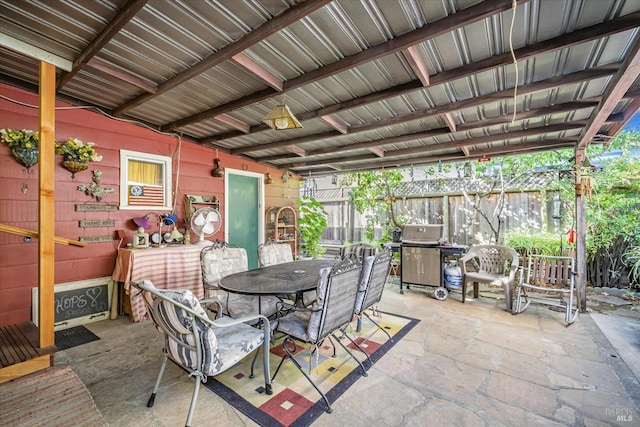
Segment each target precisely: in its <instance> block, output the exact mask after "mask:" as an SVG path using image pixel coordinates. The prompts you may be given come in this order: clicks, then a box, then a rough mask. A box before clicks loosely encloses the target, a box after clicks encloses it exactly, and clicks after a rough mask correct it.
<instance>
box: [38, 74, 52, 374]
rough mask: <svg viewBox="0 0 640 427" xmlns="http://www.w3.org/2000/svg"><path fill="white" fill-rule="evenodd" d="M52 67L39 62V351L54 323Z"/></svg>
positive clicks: (50, 338)
mask: <svg viewBox="0 0 640 427" xmlns="http://www.w3.org/2000/svg"><path fill="white" fill-rule="evenodd" d="M55 102H56V67H55V66H53V65H51V64H48V63H46V62H40V144H39V145H40V159H39V162H38V171H39V172H38V180H39V188H40V193H39V197H38V235H39V239H38V259H39V261H38V289H39V294H38V295H39V304H38V316H39V317H38V318H39V325H38V326H39V341H40V343H39V344H40V347H41V348H42V347H48V346H51V345H54V344H55V335H54V332H53V322H54V312H53V309H54V303H55V301H54V295H53V292H54V289H53V284H54V283H55V282H54V262H55V257H54V215H53V213H54V211H55V205H54V194H53V193H54V188H55V176H54V175H55V168H54V160H55V130H56V119H55ZM52 363H53V362H52Z"/></svg>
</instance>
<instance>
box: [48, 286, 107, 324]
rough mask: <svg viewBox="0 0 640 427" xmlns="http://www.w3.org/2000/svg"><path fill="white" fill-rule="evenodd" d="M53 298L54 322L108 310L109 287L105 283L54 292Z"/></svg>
mask: <svg viewBox="0 0 640 427" xmlns="http://www.w3.org/2000/svg"><path fill="white" fill-rule="evenodd" d="M54 299H55V302H54V309H55V311H54V313H55V315H54V319H53V320H54V322H55V323H58V322H62V321H63V320H71V319H75V318H76V317H83V316H89V315H91V314H98V313H101V312H103V311H109V287H108V286H107V284H106V283H105V284H103V285H98V286H91V287H89V288H80V289H72V290H70V291H62V292H56V293H55V294H54Z"/></svg>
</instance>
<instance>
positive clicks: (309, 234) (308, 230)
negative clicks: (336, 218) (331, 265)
mask: <svg viewBox="0 0 640 427" xmlns="http://www.w3.org/2000/svg"><path fill="white" fill-rule="evenodd" d="M296 203H297V204H298V206H300V213H299V219H298V231H299V232H300V240H301V253H303V254H304V255H303V256H307V257H312V258H317V257H319V256H321V255H322V254H323V253H325V251H326V250H325V248H323V247H322V246H320V243H319V242H320V239H321V238H322V232H323V229H324V228H325V227H326V226H327V212H326V211H325V210H324V206H322V204H321V203H320V202H318V201H317V200H316V199H314V198H313V197H306V196H303V197H301V198H299V199H297V200H296Z"/></svg>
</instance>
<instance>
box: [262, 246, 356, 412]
mask: <svg viewBox="0 0 640 427" xmlns="http://www.w3.org/2000/svg"><path fill="white" fill-rule="evenodd" d="M361 270H362V265H361V264H360V262H359V261H358V260H356V259H352V258H347V259H345V260H342V261H338V262H337V263H336V264H334V265H333V267H331V268H323V269H322V270H320V275H319V279H318V287H317V296H318V298H317V299H316V300H315V301H314V303H313V305H312V306H311V307H310V308H300V307H296V306H294V305H290V306H288V307H287V308H288V309H289V310H290V312H289V313H288V314H286V315H284V316H282V317H278V318H277V320H276V321H275V322H276V327H275V330H276V331H277V332H282V333H284V334H285V335H286V336H285V338H284V341H283V344H282V346H283V349H284V352H285V353H284V354H283V356H282V359H281V360H280V363H279V364H278V367H277V368H276V371H275V373H274V374H273V378H272V380H274V379H275V378H276V376H277V375H278V372H279V370H280V367H281V366H282V364H283V363H284V362H285V360H287V359H289V360H290V361H291V362H293V364H294V365H295V366H296V367H297V368H298V370H299V371H300V372H301V373H302V375H304V376H305V378H306V379H307V380H308V381H309V382H310V383H311V385H312V386H313V388H315V389H316V391H317V392H318V393H320V395H321V396H322V399H323V400H324V402H325V404H326V406H327V409H326V410H327V412H328V413H331V412H332V409H331V404H330V403H329V399H328V398H327V396H325V394H324V393H323V392H322V391H321V390H320V388H319V387H318V385H316V384H315V383H314V382H313V380H312V379H311V377H310V376H309V375H308V374H307V373H306V372H305V370H304V369H303V368H302V366H301V365H300V363H299V362H298V361H297V360H296V359H295V357H294V355H295V354H297V353H298V349H297V345H296V341H301V342H304V343H307V344H309V347H308V352H309V360H310V363H311V362H312V361H313V360H314V357H312V356H313V354H314V353H315V352H316V351H319V348H320V345H321V344H322V342H323V341H324V340H325V339H326V338H329V340H330V341H331V342H332V344H333V340H331V337H332V336H333V337H334V338H336V341H337V342H338V343H339V344H340V346H342V348H343V349H344V350H345V351H346V352H347V353H348V354H349V356H350V357H351V358H353V360H355V361H356V362H357V363H358V365H360V369H361V370H362V375H363V376H367V372H366V370H365V369H364V366H362V363H360V361H359V360H358V359H357V358H356V357H355V356H354V355H353V354H352V353H351V351H349V349H348V348H347V347H346V346H345V345H344V344H343V343H342V340H341V339H339V338H338V337H336V336H335V332H336V331H339V330H340V329H343V328H344V327H345V326H347V325H348V324H349V323H351V320H352V319H353V312H354V308H355V302H356V297H357V295H358V286H359V283H358V281H359V277H360V272H361ZM343 335H344V336H346V337H347V338H348V339H349V340H350V341H351V343H353V344H354V345H355V346H356V347H359V346H358V344H357V343H356V342H355V341H353V340H352V339H351V338H350V337H349V336H348V335H346V334H344V333H343ZM360 350H361V351H362V352H364V350H362V349H360ZM334 355H335V346H334ZM309 369H311V367H309Z"/></svg>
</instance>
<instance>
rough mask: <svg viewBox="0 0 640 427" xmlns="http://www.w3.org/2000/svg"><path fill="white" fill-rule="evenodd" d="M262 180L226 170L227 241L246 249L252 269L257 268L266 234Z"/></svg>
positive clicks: (247, 174) (260, 177)
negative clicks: (259, 251) (264, 229)
mask: <svg viewBox="0 0 640 427" xmlns="http://www.w3.org/2000/svg"><path fill="white" fill-rule="evenodd" d="M262 177H263V176H262V175H261V174H255V173H251V172H243V171H229V170H227V179H226V180H225V182H226V187H227V188H226V191H225V196H226V202H225V206H226V211H227V212H226V225H227V230H226V233H225V235H226V239H227V242H229V243H230V244H234V245H237V246H238V247H241V248H245V249H246V250H247V257H248V259H249V269H253V268H258V244H260V242H261V241H262V238H261V237H262V234H263V232H262V228H263V223H264V220H263V218H262V210H261V208H260V207H261V206H262V204H263V198H264V196H263V193H262V191H261V188H262Z"/></svg>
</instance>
